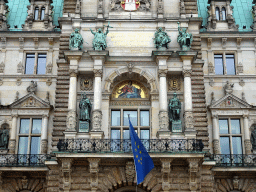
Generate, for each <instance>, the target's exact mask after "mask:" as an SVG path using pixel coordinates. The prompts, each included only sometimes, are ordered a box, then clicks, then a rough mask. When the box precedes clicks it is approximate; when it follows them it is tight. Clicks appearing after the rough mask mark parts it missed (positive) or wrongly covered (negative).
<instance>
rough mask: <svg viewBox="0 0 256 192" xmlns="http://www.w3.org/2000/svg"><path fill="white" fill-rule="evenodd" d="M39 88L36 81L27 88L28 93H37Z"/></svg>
mask: <svg viewBox="0 0 256 192" xmlns="http://www.w3.org/2000/svg"><path fill="white" fill-rule="evenodd" d="M36 88H37V83H36V82H34V81H31V82H30V85H29V86H28V87H27V92H29V93H35V92H36Z"/></svg>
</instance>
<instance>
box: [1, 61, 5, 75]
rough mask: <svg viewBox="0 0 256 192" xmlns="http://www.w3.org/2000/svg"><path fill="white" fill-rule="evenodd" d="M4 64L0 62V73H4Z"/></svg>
mask: <svg viewBox="0 0 256 192" xmlns="http://www.w3.org/2000/svg"><path fill="white" fill-rule="evenodd" d="M4 68H5V64H4V62H1V64H0V73H4Z"/></svg>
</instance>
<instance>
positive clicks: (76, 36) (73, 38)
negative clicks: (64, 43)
mask: <svg viewBox="0 0 256 192" xmlns="http://www.w3.org/2000/svg"><path fill="white" fill-rule="evenodd" d="M83 42H84V40H83V37H82V35H81V34H80V33H79V29H77V28H76V29H75V32H73V33H71V35H70V37H69V49H70V50H78V49H79V50H82V49H83Z"/></svg>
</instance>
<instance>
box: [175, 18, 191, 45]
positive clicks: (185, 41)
mask: <svg viewBox="0 0 256 192" xmlns="http://www.w3.org/2000/svg"><path fill="white" fill-rule="evenodd" d="M179 24H180V23H179V22H178V31H179V36H178V38H177V42H178V43H179V44H180V47H181V49H182V50H189V49H190V47H191V44H192V41H193V36H192V34H191V33H187V29H186V28H182V29H181V28H180V25H179Z"/></svg>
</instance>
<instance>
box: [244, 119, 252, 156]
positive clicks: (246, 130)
mask: <svg viewBox="0 0 256 192" xmlns="http://www.w3.org/2000/svg"><path fill="white" fill-rule="evenodd" d="M248 117H249V116H248V114H246V115H244V146H245V154H251V150H252V147H251V141H250V131H249V119H248Z"/></svg>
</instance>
